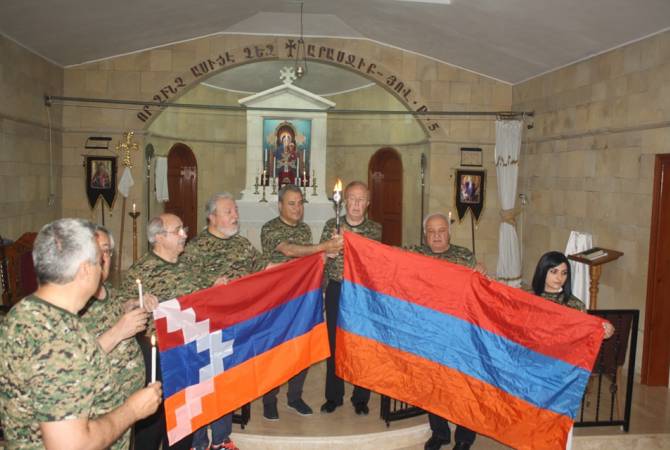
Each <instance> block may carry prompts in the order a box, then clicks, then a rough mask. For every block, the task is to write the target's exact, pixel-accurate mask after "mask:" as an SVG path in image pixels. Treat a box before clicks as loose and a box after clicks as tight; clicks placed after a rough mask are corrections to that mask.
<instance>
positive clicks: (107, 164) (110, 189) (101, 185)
mask: <svg viewBox="0 0 670 450" xmlns="http://www.w3.org/2000/svg"><path fill="white" fill-rule="evenodd" d="M84 158H85V163H84V167H85V169H86V177H85V179H84V180H85V189H86V197H87V198H88V203H89V205H90V207H91V209H93V208H95V205H96V204H97V203H98V199H99V198H100V197H102V198H103V201H104V202H105V203H107V206H108V207H109V208H110V209H111V208H112V206H113V204H114V199H115V198H116V174H117V165H116V162H117V161H116V156H94V155H84Z"/></svg>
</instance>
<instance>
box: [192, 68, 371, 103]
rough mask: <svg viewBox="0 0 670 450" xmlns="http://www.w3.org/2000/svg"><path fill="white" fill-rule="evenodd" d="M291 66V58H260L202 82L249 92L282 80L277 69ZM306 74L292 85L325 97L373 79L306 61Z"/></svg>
mask: <svg viewBox="0 0 670 450" xmlns="http://www.w3.org/2000/svg"><path fill="white" fill-rule="evenodd" d="M283 67H293V61H287V60H277V61H260V62H256V63H253V64H246V65H243V66H237V67H234V68H232V69H228V70H225V71H223V72H221V73H219V74H217V75H214V76H213V77H211V78H209V79H207V81H205V82H204V83H203V84H205V85H207V86H210V87H215V88H219V89H226V90H229V91H235V92H241V93H247V94H252V93H256V92H261V91H264V90H266V89H270V88H273V87H275V86H277V85H279V84H281V83H282V81H281V80H280V78H279V71H280V70H281V69H282V68H283ZM307 70H308V72H307V76H305V77H304V78H302V79H300V80H295V81H294V82H293V84H295V85H296V86H298V87H301V88H303V89H306V90H308V91H310V92H313V93H314V94H317V95H321V96H329V95H334V94H339V93H343V92H348V91H354V90H357V89H361V88H364V87H368V86H371V85H374V82H372V81H370V80H368V79H367V78H364V77H362V76H360V75H357V74H356V73H355V72H350V71H348V70H343V69H340V68H339V67H335V66H332V65H330V64H322V63H317V62H308V63H307Z"/></svg>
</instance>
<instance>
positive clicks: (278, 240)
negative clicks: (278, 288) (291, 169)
mask: <svg viewBox="0 0 670 450" xmlns="http://www.w3.org/2000/svg"><path fill="white" fill-rule="evenodd" d="M278 207H279V217H276V218H274V219H272V220H270V221H269V222H266V223H265V224H264V225H263V227H262V228H261V245H262V246H263V254H264V255H266V257H267V258H268V259H269V261H270V262H272V263H282V262H285V261H289V260H291V259H293V258H298V257H300V256H307V255H312V254H314V253H318V252H321V251H325V252H326V253H327V254H332V255H335V254H337V252H339V251H340V249H341V248H342V238H341V237H339V236H338V237H335V238H332V239H329V240H327V241H325V242H321V243H319V244H316V245H315V244H312V231H311V230H310V228H309V226H308V225H307V224H306V223H304V222H303V221H302V218H303V214H304V212H305V209H304V205H303V199H302V191H301V190H300V188H298V187H296V186H294V185H292V184H287V185H284V186H283V187H282V188H281V189H280V190H279V203H278ZM306 377H307V369H305V370H303V371H302V372H300V373H299V374H298V375H296V376H294V377H293V378H291V379H290V380H289V382H288V393H287V397H288V407H289V408H291V409H293V410H294V411H296V412H297V413H298V414H300V415H302V416H309V415H311V414H312V408H310V407H309V405H308V404H307V403H305V401H304V400H303V399H302V388H303V385H304V384H305V378H306ZM278 393H279V387H276V388H275V389H272V390H271V391H270V392H268V393H267V394H265V395H264V396H263V417H264V418H265V419H266V420H279V412H278V411H277V394H278Z"/></svg>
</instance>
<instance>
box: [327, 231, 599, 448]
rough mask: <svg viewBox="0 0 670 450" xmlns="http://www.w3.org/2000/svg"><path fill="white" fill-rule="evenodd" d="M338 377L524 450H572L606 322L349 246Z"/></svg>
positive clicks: (416, 261)
mask: <svg viewBox="0 0 670 450" xmlns="http://www.w3.org/2000/svg"><path fill="white" fill-rule="evenodd" d="M344 255H345V256H344V258H345V259H344V279H343V282H342V292H341V297H340V315H339V318H338V329H337V346H336V348H337V352H336V356H335V358H336V368H337V373H338V375H339V376H340V377H342V378H344V379H346V380H347V381H349V382H351V383H354V384H356V385H359V386H363V387H366V388H369V389H372V390H374V391H377V392H380V393H383V394H385V395H388V396H390V397H392V398H396V399H398V400H402V401H404V402H407V403H409V404H412V405H415V406H418V407H421V408H423V409H426V410H428V411H431V412H433V413H435V414H437V415H439V416H442V417H444V418H446V419H448V420H450V421H453V422H455V423H457V424H460V425H463V426H465V427H468V428H470V429H472V430H474V431H476V432H478V433H482V434H485V435H488V436H491V437H492V438H494V439H497V440H498V441H500V442H503V443H504V444H507V445H510V446H512V447H514V448H517V449H542V450H551V449H557V450H558V449H561V450H562V449H564V448H565V442H566V438H567V433H568V431H569V430H570V427H571V426H572V423H573V421H574V418H575V415H576V413H577V411H578V409H579V406H580V402H581V399H582V396H583V393H584V389H585V387H586V384H587V382H588V379H589V375H590V372H591V369H592V367H593V364H594V362H595V359H596V356H597V354H598V350H599V348H600V343H601V341H602V338H603V327H602V322H603V321H602V320H601V319H599V318H596V317H593V316H589V315H587V314H584V313H581V312H579V311H576V310H572V309H569V308H567V307H564V306H560V305H557V304H554V303H552V302H549V301H546V300H543V299H540V298H538V297H536V296H533V295H531V294H528V293H526V292H523V291H521V290H519V289H514V288H511V287H509V286H506V285H503V284H500V283H497V282H495V281H492V280H490V279H488V278H486V277H484V276H482V275H481V274H479V273H476V272H474V271H473V270H471V269H469V268H466V267H462V266H458V265H455V264H451V263H448V262H445V261H439V260H436V259H434V258H429V257H426V256H422V255H417V254H413V253H408V252H405V251H402V250H400V249H395V248H391V247H388V246H385V245H383V244H379V243H376V242H374V241H371V240H368V239H365V238H363V237H360V236H358V235H356V234H354V233H346V234H345V246H344Z"/></svg>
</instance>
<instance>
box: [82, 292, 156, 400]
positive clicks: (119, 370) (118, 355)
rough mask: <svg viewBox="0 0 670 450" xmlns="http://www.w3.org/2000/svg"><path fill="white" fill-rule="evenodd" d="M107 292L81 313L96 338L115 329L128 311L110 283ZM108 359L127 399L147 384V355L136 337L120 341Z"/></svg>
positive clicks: (89, 302) (93, 298)
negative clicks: (145, 364)
mask: <svg viewBox="0 0 670 450" xmlns="http://www.w3.org/2000/svg"><path fill="white" fill-rule="evenodd" d="M105 291H106V292H107V294H106V296H105V298H103V299H98V298H95V297H92V298H91V299H90V300H89V301H88V303H87V304H86V306H85V307H84V309H83V310H82V311H80V313H79V314H80V316H81V320H82V322H84V325H86V328H88V331H89V332H91V333H92V334H93V335H94V336H95V337H100V335H101V334H103V333H104V332H106V331H107V330H109V329H110V328H112V327H113V326H114V325H115V324H116V323H117V322H118V321H119V319H120V318H121V317H122V316H123V315H124V314H125V311H124V308H123V302H122V300H121V299H120V298H118V296H117V295H116V292H115V290H114V289H113V288H112V287H111V286H110V285H109V284H105ZM107 359H108V360H109V362H110V364H111V365H112V370H113V372H114V377H115V378H116V381H117V383H118V384H119V385H120V386H121V389H122V390H123V393H124V396H125V397H126V398H127V397H129V396H130V394H132V393H133V392H135V391H137V390H138V389H141V388H142V387H144V382H145V369H144V358H143V357H142V351H141V350H140V346H139V344H138V343H137V340H136V339H135V338H134V337H132V338H130V339H124V340H123V341H121V342H119V344H118V345H117V346H116V347H114V348H113V349H112V351H111V352H109V353H108V354H107Z"/></svg>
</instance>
